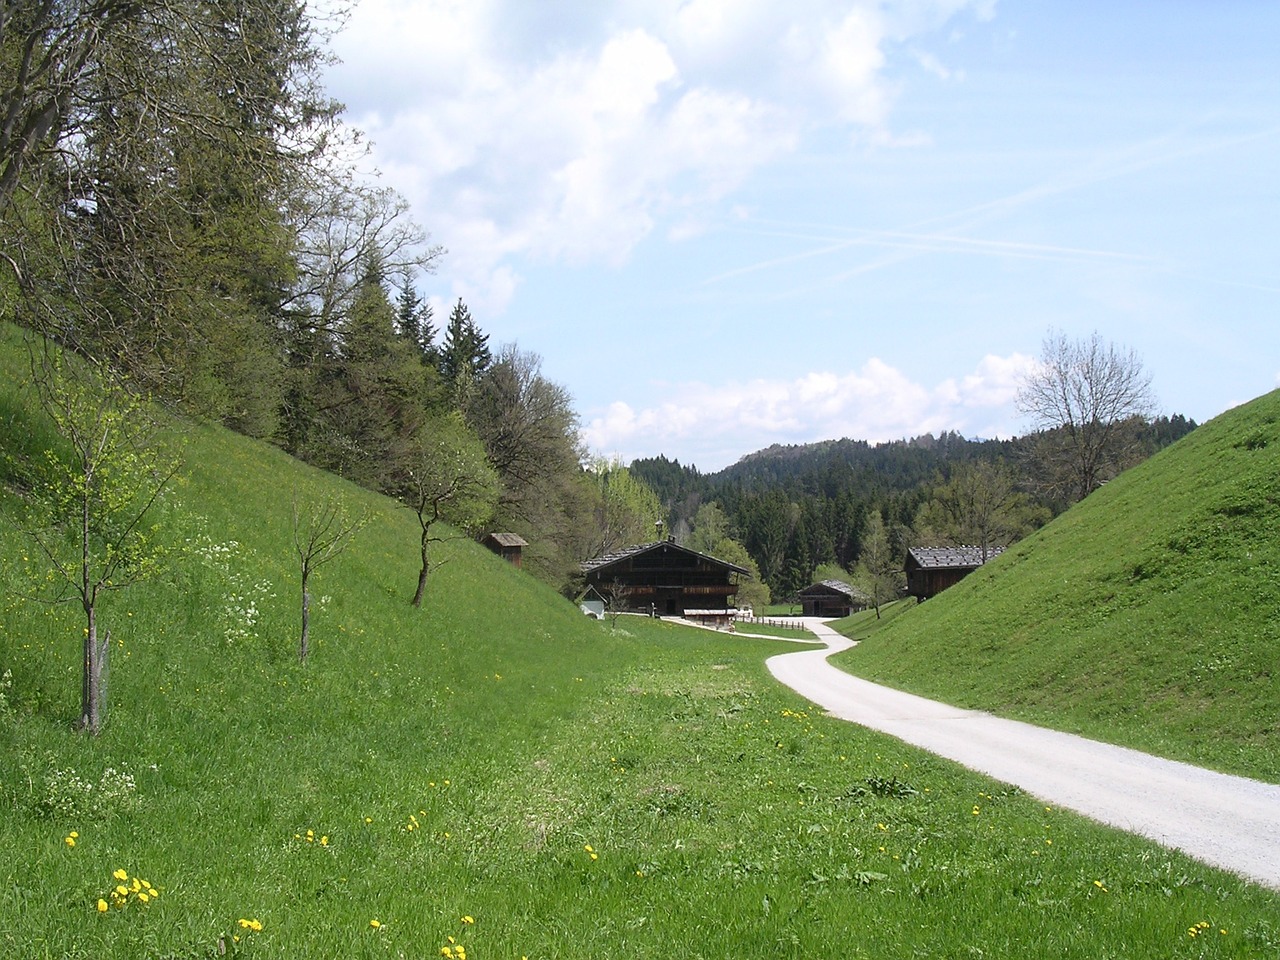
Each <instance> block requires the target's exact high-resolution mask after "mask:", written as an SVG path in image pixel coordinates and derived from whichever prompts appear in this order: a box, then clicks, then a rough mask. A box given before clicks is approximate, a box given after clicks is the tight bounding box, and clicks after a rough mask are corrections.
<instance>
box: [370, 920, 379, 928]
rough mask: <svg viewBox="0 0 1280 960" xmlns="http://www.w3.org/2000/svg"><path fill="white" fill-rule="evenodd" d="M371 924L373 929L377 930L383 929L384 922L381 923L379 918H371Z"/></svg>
mask: <svg viewBox="0 0 1280 960" xmlns="http://www.w3.org/2000/svg"><path fill="white" fill-rule="evenodd" d="M369 926H371V927H373V929H375V930H381V929H382V924H381V923H380V922H379V921H377V920H370V921H369Z"/></svg>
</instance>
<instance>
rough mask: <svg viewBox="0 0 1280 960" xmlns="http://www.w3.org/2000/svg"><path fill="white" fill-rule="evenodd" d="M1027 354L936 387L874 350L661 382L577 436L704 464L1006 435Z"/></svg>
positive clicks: (627, 451) (603, 448)
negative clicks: (645, 404)
mask: <svg viewBox="0 0 1280 960" xmlns="http://www.w3.org/2000/svg"><path fill="white" fill-rule="evenodd" d="M1032 362H1033V361H1032V360H1031V358H1029V357H1026V356H1024V355H1022V354H1012V355H1010V356H1006V357H1000V356H994V355H988V356H986V357H984V358H983V359H982V360H981V361H980V362H979V363H978V365H977V367H976V368H975V369H974V370H973V372H972V373H970V374H968V375H966V376H964V377H961V378H959V379H949V380H945V381H943V382H942V383H940V384H938V385H936V386H934V387H929V386H926V385H924V384H920V383H917V382H915V381H913V380H912V379H911V378H910V377H909V376H907V375H906V374H905V373H903V372H902V371H901V370H898V369H896V368H894V367H892V366H890V365H889V364H887V363H885V362H884V361H882V360H880V359H877V358H872V359H870V360H868V361H867V362H866V363H864V364H863V365H862V367H860V368H859V369H857V370H853V371H849V372H847V373H834V372H831V371H815V372H812V373H808V374H805V375H804V376H802V377H799V378H797V379H795V380H790V381H783V380H765V379H757V380H750V381H745V382H733V381H731V382H727V383H723V384H719V385H715V386H711V385H707V384H702V383H694V384H686V385H681V386H676V385H672V384H665V385H662V387H663V393H664V394H665V395H666V396H668V397H669V398H670V399H667V400H665V401H663V402H662V403H660V404H658V405H657V406H654V407H650V408H645V409H640V410H637V409H635V408H634V407H632V406H631V405H630V404H627V403H624V402H620V401H619V402H615V403H613V404H611V405H610V406H609V407H608V408H607V409H605V410H604V411H603V412H602V413H601V414H600V415H599V416H597V417H595V418H594V419H591V420H590V422H589V423H588V425H587V426H586V427H585V429H584V430H583V436H584V438H585V440H586V442H587V444H588V446H590V447H591V448H592V449H593V450H597V451H600V452H603V453H617V454H620V455H622V456H623V457H624V459H628V460H629V459H633V458H634V457H637V456H653V455H657V454H658V453H662V454H665V455H667V456H674V457H676V458H677V459H680V460H681V461H682V462H686V463H690V462H691V463H696V464H698V465H699V466H700V467H701V468H702V469H704V470H706V469H719V468H720V467H722V466H725V465H726V463H727V462H728V460H730V459H736V458H737V457H738V456H741V455H743V454H746V453H750V452H751V451H753V450H759V449H762V448H764V447H767V446H769V445H770V444H771V443H775V442H812V441H817V440H827V439H837V438H840V437H852V438H854V439H859V440H868V441H873V442H877V441H886V440H894V439H900V438H904V437H912V436H919V435H921V434H925V433H939V432H941V431H943V430H958V431H960V432H961V433H971V432H972V431H976V430H980V431H981V432H982V433H983V434H984V435H986V436H990V435H993V434H994V433H999V434H1001V435H1007V434H1008V433H1009V432H1010V425H1011V424H1012V422H1013V419H1012V403H1013V398H1014V395H1015V394H1016V392H1017V385H1018V382H1019V379H1020V378H1021V375H1022V374H1023V372H1024V371H1025V370H1026V369H1027V368H1028V366H1029V365H1030V364H1031V363H1032Z"/></svg>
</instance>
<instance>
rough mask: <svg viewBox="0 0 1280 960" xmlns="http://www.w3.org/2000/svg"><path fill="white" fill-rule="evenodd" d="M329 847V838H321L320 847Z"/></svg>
mask: <svg viewBox="0 0 1280 960" xmlns="http://www.w3.org/2000/svg"><path fill="white" fill-rule="evenodd" d="M328 845H329V838H328V837H321V838H320V846H322V847H327V846H328Z"/></svg>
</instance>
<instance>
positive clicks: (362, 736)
mask: <svg viewBox="0 0 1280 960" xmlns="http://www.w3.org/2000/svg"><path fill="white" fill-rule="evenodd" d="M16 349H17V348H16V343H15V339H14V335H13V333H12V331H10V330H3V331H0V438H2V439H3V443H4V446H5V449H6V450H13V449H21V448H24V447H25V448H28V449H30V450H35V449H38V448H39V447H40V446H41V444H42V443H43V442H45V441H47V439H48V436H47V434H46V433H45V432H44V431H43V430H42V429H41V428H40V426H39V421H38V418H36V417H35V416H34V414H33V413H32V411H31V410H30V408H29V406H28V405H27V402H26V399H25V396H24V394H23V391H22V389H21V387H20V385H19V380H20V377H21V368H22V364H21V363H20V362H19V360H18V359H17V358H18V357H19V356H20V354H19V353H17V352H16ZM170 439H171V440H172V441H173V442H175V443H179V442H180V443H181V444H182V447H183V451H184V456H185V464H186V466H185V468H184V471H183V478H184V480H183V483H182V485H181V487H180V489H179V491H178V498H177V499H178V501H179V503H178V504H176V505H174V506H173V508H172V509H171V510H170V511H169V512H168V513H167V515H166V517H165V525H164V526H165V529H166V531H167V532H168V535H169V536H170V537H171V539H172V540H173V541H174V542H175V543H176V544H181V545H182V546H183V548H184V549H183V550H182V552H180V553H179V554H177V555H175V557H174V558H173V560H172V562H171V563H170V565H169V566H168V568H167V571H166V573H165V575H163V576H162V577H159V578H157V579H155V580H153V581H151V582H148V583H146V584H142V585H138V586H135V587H133V588H130V589H129V590H127V591H123V592H120V593H117V594H115V595H114V596H113V597H111V598H110V600H109V601H108V602H107V609H106V610H105V611H104V617H103V626H104V627H106V628H110V629H111V631H112V638H113V639H112V642H113V654H112V656H113V661H112V669H111V685H110V703H111V710H110V715H109V720H108V723H107V725H106V728H105V730H104V732H103V734H102V735H101V736H100V737H98V738H97V739H93V740H91V739H87V738H85V737H82V736H81V735H78V734H76V733H73V732H72V731H71V725H72V723H73V722H74V720H75V718H76V717H77V716H78V706H79V704H78V694H79V679H78V661H77V651H78V644H79V640H80V634H81V624H80V621H79V618H78V617H77V616H76V614H75V612H74V611H72V610H71V609H68V608H65V607H55V608H50V607H43V606H39V605H36V604H32V603H30V602H28V601H25V600H23V599H21V595H22V594H23V593H24V592H27V588H28V587H29V586H30V583H31V578H32V577H38V576H40V575H41V573H40V571H39V567H38V565H37V564H35V563H34V561H33V560H32V559H31V557H32V554H31V552H30V551H29V550H28V549H27V547H26V543H25V541H24V539H23V538H22V536H21V535H20V534H19V533H18V532H17V531H15V530H14V528H13V527H12V525H10V524H9V523H8V522H7V518H8V517H9V516H11V515H12V512H13V510H14V508H15V506H16V503H17V499H18V497H19V494H18V492H17V491H15V490H14V489H13V488H12V487H3V488H0V518H4V519H0V522H3V523H5V526H4V527H3V536H2V537H0V676H2V675H5V674H10V677H9V679H7V680H4V681H0V956H3V957H6V958H9V957H14V958H20V960H26V958H55V957H56V958H94V960H103V958H106V960H111V958H120V960H124V958H129V960H134V958H139V957H147V958H212V957H220V956H224V955H225V956H237V957H264V958H265V957H287V958H290V960H296V958H302V960H306V958H325V960H329V958H333V957H365V958H374V957H395V958H398V957H408V958H426V957H439V956H442V955H443V956H449V957H452V958H454V960H467V958H471V960H491V958H508V960H517V958H520V957H528V958H530V960H536V958H549V957H565V958H598V957H615V956H618V957H620V956H627V957H667V956H669V955H671V954H672V953H673V952H678V953H680V954H685V955H688V956H691V957H708V958H720V957H728V956H735V957H761V958H764V957H769V958H776V957H780V956H783V957H813V956H850V957H856V956H866V957H900V956H912V955H927V956H937V957H968V956H974V955H984V956H990V957H1010V958H1012V957H1025V956H1037V955H1045V956H1055V957H1068V958H1076V957H1078V958H1094V957H1097V956H1105V955H1126V956H1183V955H1185V956H1196V957H1199V956H1212V957H1247V956H1258V955H1273V954H1274V953H1275V951H1276V950H1277V949H1280V923H1278V922H1277V921H1276V917H1277V916H1280V895H1277V893H1275V892H1273V891H1265V890H1260V889H1258V888H1257V887H1254V886H1251V885H1248V884H1245V883H1243V882H1241V881H1238V880H1236V879H1234V878H1232V877H1230V876H1228V875H1225V874H1222V873H1220V872H1217V871H1214V870H1211V869H1208V868H1206V867H1202V866H1200V865H1198V864H1196V863H1193V862H1191V861H1189V860H1187V859H1186V858H1184V857H1182V856H1179V855H1176V854H1172V853H1170V852H1168V851H1164V850H1161V849H1160V848H1157V847H1155V846H1153V845H1151V844H1149V843H1146V842H1144V841H1139V840H1137V839H1135V838H1132V837H1129V836H1127V835H1124V834H1121V833H1118V832H1115V831H1111V830H1107V829H1103V828H1101V827H1098V826H1095V825H1092V824H1089V823H1087V822H1085V821H1083V820H1081V819H1080V818H1078V817H1075V816H1073V815H1071V814H1069V813H1064V812H1061V811H1058V810H1054V809H1049V808H1047V807H1045V806H1044V805H1043V804H1041V803H1039V802H1037V801H1036V800H1034V799H1032V798H1030V797H1027V796H1024V795H1022V794H1020V793H1019V792H1017V791H1016V790H1009V789H1007V788H1005V787H1003V786H1002V785H1000V784H998V783H995V782H993V781H991V780H989V779H987V778H985V777H981V776H977V775H974V774H970V773H968V772H966V771H963V770H961V769H960V768H958V767H956V766H954V765H953V764H950V763H947V762H944V761H940V760H936V759H934V758H931V757H929V756H928V755H925V754H923V753H921V752H919V751H916V750H913V749H910V748H907V747H905V746H903V745H901V744H900V743H898V742H896V741H893V740H890V739H887V738H884V737H881V736H877V735H874V734H871V733H869V732H866V731H863V730H860V729H858V728H856V727H853V726H852V725H849V724H845V723H841V722H838V721H835V720H831V719H829V718H826V717H822V716H817V715H811V714H810V713H809V712H808V709H807V706H806V704H805V703H804V702H803V701H800V700H799V699H798V698H797V697H795V696H794V695H793V694H791V693H790V692H789V691H787V690H784V689H780V688H779V687H778V686H777V685H776V684H775V683H774V682H773V681H772V680H771V679H770V678H769V677H768V675H767V672H766V671H765V669H764V667H763V661H764V659H765V657H766V656H768V655H770V654H772V653H774V652H777V651H778V650H779V649H782V647H783V646H784V645H782V644H779V643H777V642H773V641H763V640H758V639H749V638H745V637H737V638H733V637H729V636H726V635H720V634H714V633H709V632H705V631H696V630H687V629H680V628H677V627H674V626H671V625H668V624H663V623H660V622H653V621H648V620H643V619H632V618H627V619H626V620H624V621H623V622H622V624H621V628H620V629H616V630H615V629H611V627H610V625H609V624H607V623H604V624H601V623H596V622H594V621H589V620H587V619H586V618H583V617H581V616H580V615H578V614H577V613H576V611H575V610H574V609H573V607H572V605H570V604H568V603H566V602H565V601H564V600H562V599H561V598H559V597H558V596H556V595H555V594H553V593H552V592H550V591H548V590H547V589H545V588H544V587H541V586H540V585H538V584H536V583H535V582H533V581H532V579H531V578H529V577H526V576H523V575H521V574H520V573H519V572H518V571H516V570H514V569H512V568H511V567H509V566H507V565H505V564H504V563H502V562H501V561H500V560H498V559H497V558H496V557H494V556H493V555H491V554H489V553H487V552H486V551H484V550H482V549H480V548H478V547H476V546H475V545H473V544H470V543H465V542H459V543H455V544H451V545H449V547H448V548H446V549H443V550H442V551H441V553H442V558H443V559H446V560H447V562H446V563H444V564H443V565H442V566H440V567H439V568H438V571H437V573H435V574H433V580H432V582H431V584H430V585H429V588H428V595H427V601H426V604H425V606H424V608H423V609H422V610H413V609H411V608H410V607H409V605H408V603H407V599H408V597H409V595H410V593H411V591H412V588H413V585H414V575H415V565H414V547H415V531H416V528H415V524H414V522H413V518H412V517H410V516H409V515H408V514H406V513H405V512H403V511H397V510H396V509H395V508H394V506H393V505H392V504H390V503H388V502H387V501H385V500H382V499H379V498H376V497H372V496H370V495H368V494H366V493H364V492H362V491H360V490H357V489H354V488H351V487H349V486H346V485H344V484H341V483H339V482H337V481H334V480H333V479H332V478H329V477H325V476H322V475H318V474H316V473H314V472H313V471H310V470H308V469H306V468H305V467H303V466H301V465H299V464H297V463H295V462H293V461H291V460H289V459H288V458H286V457H284V456H282V455H280V454H279V453H278V452H276V451H273V450H271V449H269V448H267V447H264V446H262V445H261V444H257V443H252V442H249V441H246V440H244V439H243V438H240V437H237V436H234V435H231V434H229V433H227V432H225V431H223V430H219V429H211V428H205V427H198V426H192V425H184V424H179V425H176V426H175V427H174V429H173V431H172V434H171V438H170ZM295 489H297V490H302V491H304V493H305V492H307V491H309V492H310V494H311V495H313V496H325V495H332V496H337V497H341V498H343V499H344V501H345V502H346V503H347V504H348V507H349V508H350V509H351V510H353V511H358V510H366V509H367V510H369V511H371V512H372V514H373V519H372V522H371V523H370V525H369V526H368V527H367V528H366V529H365V530H364V531H363V532H362V533H361V534H360V536H359V538H358V539H357V540H356V541H355V543H354V544H353V546H352V547H351V549H350V550H349V551H348V552H347V553H345V554H344V555H343V556H342V557H341V558H339V559H338V560H337V561H335V562H334V563H333V564H332V565H331V566H329V567H325V568H322V570H321V571H320V573H319V575H318V578H317V581H316V583H315V588H316V589H315V592H316V594H317V596H318V597H322V598H323V599H322V600H320V601H319V604H318V609H317V611H316V614H315V618H314V622H313V628H314V635H313V643H314V646H313V652H312V656H311V659H310V661H309V662H308V663H307V664H306V665H305V666H302V665H300V664H299V663H298V662H297V659H296V655H295V646H296V643H297V624H296V608H297V597H296V596H295V595H294V594H295V592H296V590H297V578H296V573H295V570H294V560H293V558H292V555H291V551H292V547H291V543H290V532H289V531H290V512H291V503H292V500H293V496H294V491H295ZM24 557H26V558H27V559H26V560H24ZM788 646H789V645H788ZM117 871H118V872H119V873H117ZM121 876H122V878H121ZM144 880H145V881H146V882H145V884H144V883H143V881H144ZM135 881H136V883H135ZM121 890H123V892H121ZM151 891H158V894H157V895H155V896H153V895H152V893H151ZM143 894H146V897H147V899H146V901H144V900H143V899H142V895H143ZM99 901H101V902H102V906H103V907H104V908H105V909H104V910H103V911H102V912H100V911H99V906H98V904H99ZM117 903H118V904H120V905H119V906H117V905H116V904H117Z"/></svg>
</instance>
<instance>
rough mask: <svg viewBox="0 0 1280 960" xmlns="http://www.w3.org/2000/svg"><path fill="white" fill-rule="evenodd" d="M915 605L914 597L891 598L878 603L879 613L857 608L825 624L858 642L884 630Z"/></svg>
mask: <svg viewBox="0 0 1280 960" xmlns="http://www.w3.org/2000/svg"><path fill="white" fill-rule="evenodd" d="M915 606H916V601H915V599H914V598H908V599H904V600H893V601H891V602H889V603H884V604H881V605H880V614H879V616H877V615H876V611H875V610H874V609H871V610H859V611H858V612H857V613H854V614H850V615H849V616H847V617H844V618H843V619H841V620H832V621H831V622H830V623H828V624H827V626H829V627H831V629H833V630H835V631H836V632H837V633H839V634H841V635H843V636H846V637H848V638H849V639H850V640H857V641H858V642H859V643H860V642H862V641H863V640H866V639H867V638H868V637H870V636H872V635H874V634H876V633H879V632H880V631H881V630H884V629H885V628H886V627H888V626H889V624H891V623H893V622H894V621H895V620H897V619H898V617H900V616H902V615H903V614H904V613H906V612H907V611H909V610H911V609H913V608H914V607H915Z"/></svg>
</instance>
